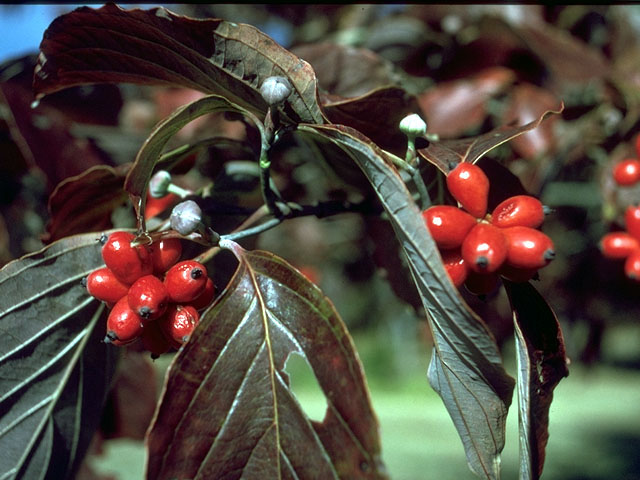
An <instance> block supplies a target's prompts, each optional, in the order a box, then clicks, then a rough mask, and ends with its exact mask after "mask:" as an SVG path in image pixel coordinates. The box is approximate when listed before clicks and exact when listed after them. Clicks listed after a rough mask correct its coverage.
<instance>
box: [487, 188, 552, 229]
mask: <svg viewBox="0 0 640 480" xmlns="http://www.w3.org/2000/svg"><path fill="white" fill-rule="evenodd" d="M543 221H544V206H543V205H542V203H541V202H540V200H538V199H537V198H535V197H532V196H530V195H516V196H514V197H511V198H507V199H506V200H505V201H503V202H501V203H500V204H499V205H498V206H497V207H496V208H494V209H493V212H492V213H491V223H492V224H494V225H495V226H496V227H500V228H507V227H515V226H522V227H531V228H538V227H539V226H540V225H542V222H543Z"/></svg>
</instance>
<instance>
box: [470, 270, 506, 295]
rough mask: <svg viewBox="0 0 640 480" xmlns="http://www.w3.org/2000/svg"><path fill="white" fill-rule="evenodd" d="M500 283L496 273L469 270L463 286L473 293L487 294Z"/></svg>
mask: <svg viewBox="0 0 640 480" xmlns="http://www.w3.org/2000/svg"><path fill="white" fill-rule="evenodd" d="M499 284H500V276H499V275H498V274H497V273H477V272H474V271H470V272H469V275H468V276H467V279H466V280H465V282H464V287H465V288H466V289H467V290H468V291H469V293H472V294H473V295H488V294H489V293H492V292H493V291H495V289H496V288H498V285H499Z"/></svg>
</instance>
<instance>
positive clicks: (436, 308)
mask: <svg viewBox="0 0 640 480" xmlns="http://www.w3.org/2000/svg"><path fill="white" fill-rule="evenodd" d="M301 129H302V130H303V131H306V132H309V133H312V134H315V135H320V136H322V137H324V138H330V139H332V140H333V141H334V142H335V143H336V144H338V145H339V146H341V147H342V148H343V149H344V151H345V152H346V153H347V154H348V155H349V156H350V157H351V158H352V159H353V160H354V161H355V162H356V164H358V166H359V167H360V168H361V169H362V171H363V172H364V173H365V175H366V176H367V177H368V179H369V181H370V182H371V184H372V186H373V188H374V189H375V191H376V192H377V194H378V197H379V199H380V201H381V202H382V205H383V206H384V208H385V210H386V212H387V214H388V215H389V219H390V222H391V224H392V226H393V228H394V230H395V232H396V237H397V238H398V240H399V241H400V243H401V245H402V247H403V250H404V252H405V254H406V256H407V259H408V262H409V266H410V268H411V271H412V274H413V277H414V281H415V283H416V286H417V288H418V292H419V294H420V296H421V298H422V301H423V305H424V307H425V309H426V311H427V313H428V318H429V323H430V325H431V330H432V333H433V337H434V344H435V349H434V352H433V355H432V358H431V364H430V366H429V372H428V378H429V382H430V383H431V385H432V387H433V388H434V389H435V390H436V391H437V392H438V393H439V394H440V396H441V397H442V399H443V401H444V404H445V406H446V408H447V410H448V412H449V414H450V416H451V418H452V420H453V422H454V424H455V426H456V429H457V430H458V433H459V435H460V437H461V439H462V443H463V445H464V448H465V451H466V454H467V461H468V463H469V467H470V468H471V470H472V471H474V472H475V473H476V474H477V475H479V476H482V477H484V478H499V455H500V452H501V451H502V449H503V447H504V441H505V439H504V431H505V420H506V415H507V410H508V407H509V405H510V403H511V397H512V394H513V387H514V381H513V379H512V378H511V377H510V376H509V375H508V374H507V373H506V372H505V370H504V368H503V366H502V362H501V358H500V355H499V352H498V349H497V346H496V344H495V341H494V339H493V337H492V335H491V334H490V332H489V331H488V329H487V328H486V326H485V325H484V323H483V322H482V321H481V320H480V319H479V318H478V317H477V316H476V315H475V314H474V313H473V312H472V311H471V310H470V309H469V307H468V306H467V305H466V303H465V302H464V301H463V299H462V298H461V297H460V295H459V294H458V292H457V290H456V289H455V288H454V287H453V285H451V284H450V282H449V280H448V276H447V274H446V272H445V271H444V267H443V266H442V263H441V260H440V257H439V255H438V253H437V252H438V250H437V248H436V246H435V243H434V242H433V240H432V238H431V236H430V235H429V233H428V230H427V229H426V226H425V224H424V222H423V221H422V217H421V215H420V211H419V210H418V208H417V206H416V205H415V203H414V202H413V199H412V198H411V196H410V194H409V192H408V190H407V189H406V187H405V185H404V183H403V181H402V179H401V178H400V176H399V175H398V174H397V172H396V171H395V169H394V168H393V167H392V166H391V161H390V159H389V156H388V154H387V153H386V152H384V151H382V150H380V149H378V148H377V147H376V146H375V145H374V144H373V143H371V142H370V141H368V139H366V138H365V137H363V136H362V135H361V134H359V133H358V132H356V131H352V130H350V129H349V128H347V127H337V126H329V125H327V126H324V125H323V126H303V127H301Z"/></svg>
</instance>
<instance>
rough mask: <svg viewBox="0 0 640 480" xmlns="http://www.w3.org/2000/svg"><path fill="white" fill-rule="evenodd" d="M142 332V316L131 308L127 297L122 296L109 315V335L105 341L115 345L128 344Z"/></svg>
mask: <svg viewBox="0 0 640 480" xmlns="http://www.w3.org/2000/svg"><path fill="white" fill-rule="evenodd" d="M141 334H142V318H140V316H139V315H138V314H137V313H136V312H134V311H133V310H131V308H129V302H128V301H127V297H122V298H121V299H120V300H118V302H117V303H116V304H115V305H114V306H113V308H112V309H111V312H110V313H109V317H107V336H106V337H105V339H104V341H105V342H109V343H113V344H114V345H126V344H128V343H131V342H133V341H134V340H135V339H137V338H138V337H139V336H140V335H141Z"/></svg>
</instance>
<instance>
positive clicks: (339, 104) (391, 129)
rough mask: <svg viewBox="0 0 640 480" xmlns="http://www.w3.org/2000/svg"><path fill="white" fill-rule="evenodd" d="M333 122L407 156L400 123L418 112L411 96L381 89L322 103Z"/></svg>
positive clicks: (405, 142)
mask: <svg viewBox="0 0 640 480" xmlns="http://www.w3.org/2000/svg"><path fill="white" fill-rule="evenodd" d="M322 107H323V109H324V112H325V114H326V116H327V118H328V119H329V121H330V122H331V123H335V124H340V125H347V126H349V127H351V128H354V129H356V130H358V131H359V132H361V133H362V134H364V135H365V136H367V137H368V138H369V139H371V140H373V141H374V142H375V143H376V144H377V145H378V146H380V147H381V148H384V149H385V150H388V151H391V152H393V153H395V154H396V155H402V156H404V152H405V150H406V148H407V137H406V136H405V135H404V134H403V133H402V132H400V130H399V127H398V125H399V124H400V121H401V120H402V119H403V118H404V117H405V116H407V115H409V114H411V113H416V112H418V111H419V107H418V104H417V103H416V101H415V98H413V97H412V96H411V95H409V94H408V93H407V92H406V91H405V90H403V89H402V88H398V87H388V88H380V89H378V90H373V91H371V92H369V93H367V94H366V95H362V96H360V97H357V98H350V99H342V100H339V101H336V100H333V101H331V102H327V103H323V105H322Z"/></svg>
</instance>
